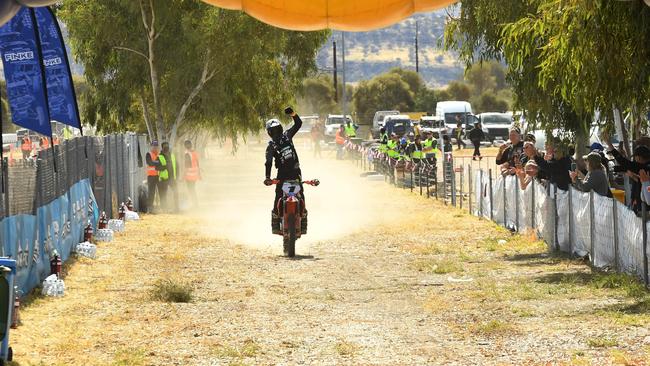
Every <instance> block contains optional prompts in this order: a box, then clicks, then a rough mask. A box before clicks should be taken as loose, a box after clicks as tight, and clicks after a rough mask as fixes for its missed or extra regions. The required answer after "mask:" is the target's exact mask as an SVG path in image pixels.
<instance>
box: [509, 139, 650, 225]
mask: <svg viewBox="0 0 650 366" xmlns="http://www.w3.org/2000/svg"><path fill="white" fill-rule="evenodd" d="M604 140H605V141H606V144H607V147H608V148H605V147H604V146H603V145H601V144H599V143H593V144H592V145H591V146H589V147H587V150H588V153H587V154H586V155H582V156H576V155H577V154H576V149H575V147H574V146H570V145H569V144H566V143H565V142H563V141H562V140H560V139H558V138H550V139H548V140H547V141H546V144H545V147H544V151H543V152H542V151H539V150H538V149H537V148H536V147H535V137H534V136H533V135H525V136H522V134H521V131H520V130H519V129H518V128H516V127H513V128H512V129H511V130H510V133H509V141H508V142H507V143H505V144H503V145H502V146H501V147H500V148H499V152H498V154H497V157H496V163H497V164H498V165H500V170H501V174H502V175H503V176H508V175H516V176H517V177H518V178H519V179H518V181H519V186H520V188H521V189H526V187H527V186H528V185H529V184H530V183H531V182H533V181H535V182H537V183H539V184H542V185H544V186H548V185H549V184H550V185H552V186H554V187H556V188H557V189H560V190H563V191H566V190H568V189H569V187H570V186H573V187H574V188H575V189H577V190H579V191H582V192H591V191H593V192H594V193H596V194H599V195H601V196H606V197H613V194H612V189H624V187H623V186H622V185H621V183H620V182H621V181H622V180H623V179H624V177H627V178H628V179H629V182H630V187H631V189H630V190H629V192H630V194H629V199H628V200H627V202H628V203H629V207H630V208H631V209H632V210H634V212H636V213H637V214H639V213H640V212H641V210H642V208H643V205H646V208H649V207H648V205H649V204H650V138H648V137H643V138H640V139H638V140H636V141H634V144H633V146H634V148H633V150H632V154H631V157H628V156H627V155H626V154H625V149H622V148H620V146H619V148H618V149H617V148H616V147H615V146H614V145H613V144H612V143H611V142H609V141H607V139H604ZM621 178H623V179H621Z"/></svg>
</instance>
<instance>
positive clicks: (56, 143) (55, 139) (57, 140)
mask: <svg viewBox="0 0 650 366" xmlns="http://www.w3.org/2000/svg"><path fill="white" fill-rule="evenodd" d="M52 143H53V144H54V145H58V144H59V136H56V137H54V138H53V139H52Z"/></svg>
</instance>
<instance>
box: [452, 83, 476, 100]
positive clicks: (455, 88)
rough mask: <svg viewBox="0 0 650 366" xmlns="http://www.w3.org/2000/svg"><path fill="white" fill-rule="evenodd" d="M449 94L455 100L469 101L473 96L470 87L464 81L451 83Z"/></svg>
mask: <svg viewBox="0 0 650 366" xmlns="http://www.w3.org/2000/svg"><path fill="white" fill-rule="evenodd" d="M447 92H448V93H449V95H450V96H451V98H452V99H453V100H469V98H470V97H471V96H472V92H471V90H470V88H469V86H467V84H465V83H464V82H462V81H452V82H451V83H449V85H448V86H447Z"/></svg>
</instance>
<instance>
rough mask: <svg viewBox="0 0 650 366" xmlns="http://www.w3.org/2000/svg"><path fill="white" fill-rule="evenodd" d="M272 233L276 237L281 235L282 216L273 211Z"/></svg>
mask: <svg viewBox="0 0 650 366" xmlns="http://www.w3.org/2000/svg"><path fill="white" fill-rule="evenodd" d="M271 232H272V233H273V234H275V235H278V234H280V216H278V214H276V213H275V211H271Z"/></svg>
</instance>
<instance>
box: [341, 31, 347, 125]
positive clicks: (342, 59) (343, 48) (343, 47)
mask: <svg viewBox="0 0 650 366" xmlns="http://www.w3.org/2000/svg"><path fill="white" fill-rule="evenodd" d="M341 66H342V67H343V92H342V93H341V97H342V98H343V121H346V119H345V118H346V116H347V114H348V105H347V99H346V97H345V93H346V90H345V89H346V88H345V32H341Z"/></svg>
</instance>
